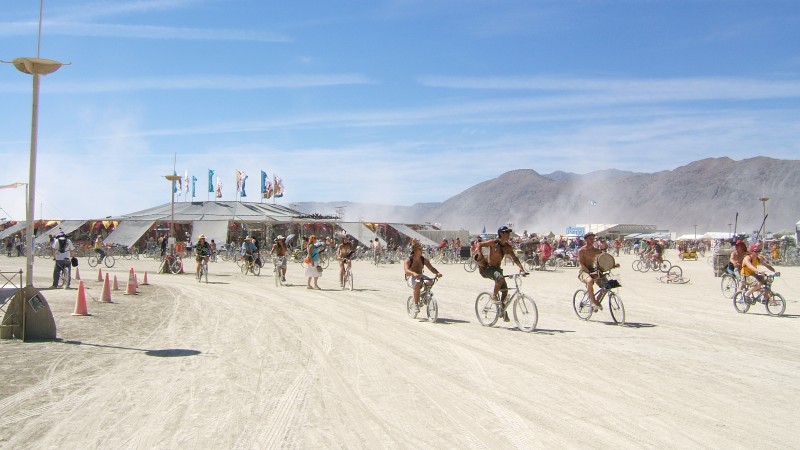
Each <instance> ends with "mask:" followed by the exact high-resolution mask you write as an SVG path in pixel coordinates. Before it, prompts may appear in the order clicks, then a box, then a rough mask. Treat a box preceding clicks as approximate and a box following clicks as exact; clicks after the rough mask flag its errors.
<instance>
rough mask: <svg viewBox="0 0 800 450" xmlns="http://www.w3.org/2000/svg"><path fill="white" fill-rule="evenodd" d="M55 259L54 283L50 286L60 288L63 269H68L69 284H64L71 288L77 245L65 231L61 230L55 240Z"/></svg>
mask: <svg viewBox="0 0 800 450" xmlns="http://www.w3.org/2000/svg"><path fill="white" fill-rule="evenodd" d="M52 248H53V259H55V261H56V264H55V267H54V268H53V285H52V286H50V287H51V288H53V289H56V288H58V279H59V278H61V271H62V270H66V271H67V285H66V286H64V288H65V289H69V284H70V282H71V281H72V262H71V259H72V252H73V251H74V250H75V246H74V245H72V241H71V240H70V239H68V238H67V236H66V235H65V234H64V232H63V231H59V233H58V237H57V238H56V240H55V241H53V246H52Z"/></svg>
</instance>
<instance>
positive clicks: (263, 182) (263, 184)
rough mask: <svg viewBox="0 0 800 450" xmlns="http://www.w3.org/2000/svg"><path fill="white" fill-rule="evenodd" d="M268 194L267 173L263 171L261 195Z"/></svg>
mask: <svg viewBox="0 0 800 450" xmlns="http://www.w3.org/2000/svg"><path fill="white" fill-rule="evenodd" d="M265 192H267V172H264V171H263V170H262V171H261V194H264V193H265Z"/></svg>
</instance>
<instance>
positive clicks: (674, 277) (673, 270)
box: [667, 266, 683, 283]
mask: <svg viewBox="0 0 800 450" xmlns="http://www.w3.org/2000/svg"><path fill="white" fill-rule="evenodd" d="M682 279H683V269H681V266H672V267H670V268H669V270H668V271H667V282H669V283H678V282H680V281H681V280H682Z"/></svg>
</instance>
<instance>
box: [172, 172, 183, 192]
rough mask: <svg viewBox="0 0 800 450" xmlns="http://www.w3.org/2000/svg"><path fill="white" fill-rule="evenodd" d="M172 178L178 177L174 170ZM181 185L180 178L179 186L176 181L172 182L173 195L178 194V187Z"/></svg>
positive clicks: (179, 180)
mask: <svg viewBox="0 0 800 450" xmlns="http://www.w3.org/2000/svg"><path fill="white" fill-rule="evenodd" d="M172 176H173V177H177V176H178V172H175V170H173V171H172ZM180 184H181V179H180V177H178V181H177V184H175V181H174V180H173V181H172V193H173V194H174V193H176V192H178V186H179V185H180Z"/></svg>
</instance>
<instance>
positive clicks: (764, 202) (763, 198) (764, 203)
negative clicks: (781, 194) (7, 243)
mask: <svg viewBox="0 0 800 450" xmlns="http://www.w3.org/2000/svg"><path fill="white" fill-rule="evenodd" d="M758 201H760V202H761V205H762V207H763V208H764V215H763V216H762V217H763V220H764V223H763V224H761V225H762V227H764V236H766V235H767V201H769V197H761V198H759V199H758Z"/></svg>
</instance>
